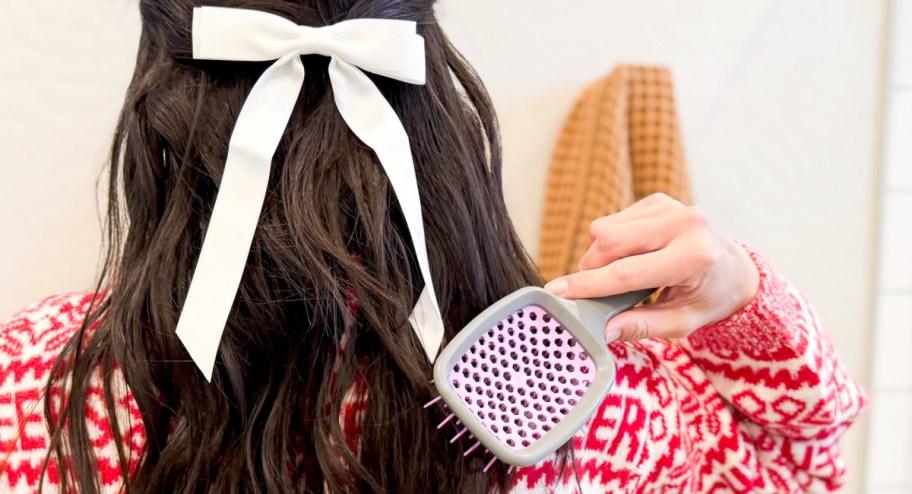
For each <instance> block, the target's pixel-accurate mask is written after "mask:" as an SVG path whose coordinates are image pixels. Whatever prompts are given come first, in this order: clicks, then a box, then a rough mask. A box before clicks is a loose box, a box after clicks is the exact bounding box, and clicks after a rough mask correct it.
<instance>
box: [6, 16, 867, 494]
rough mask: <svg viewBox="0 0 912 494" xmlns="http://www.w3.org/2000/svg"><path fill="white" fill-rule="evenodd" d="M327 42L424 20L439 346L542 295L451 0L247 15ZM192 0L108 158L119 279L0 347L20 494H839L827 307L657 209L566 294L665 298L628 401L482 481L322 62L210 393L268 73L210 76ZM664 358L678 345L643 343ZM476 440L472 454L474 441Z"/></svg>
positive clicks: (402, 235)
mask: <svg viewBox="0 0 912 494" xmlns="http://www.w3.org/2000/svg"><path fill="white" fill-rule="evenodd" d="M217 3H218V4H219V5H225V6H233V7H244V8H248V9H255V10H261V11H267V12H271V13H274V14H277V15H280V16H282V17H284V18H286V19H289V20H291V21H293V22H294V23H296V24H300V25H306V26H323V25H329V24H334V23H338V22H340V21H343V20H347V19H358V18H394V19H406V20H413V21H417V23H418V31H419V33H420V34H421V35H422V36H423V37H424V40H425V44H426V60H427V82H426V84H425V85H424V86H423V87H420V86H414V85H410V84H403V83H400V82H397V81H392V80H390V79H385V78H383V77H379V76H372V77H371V79H372V80H373V81H374V82H375V83H376V84H377V86H378V87H379V88H380V90H381V91H382V92H383V95H384V96H385V97H386V99H387V100H388V101H389V102H390V104H391V105H392V107H393V108H394V109H395V110H396V113H397V114H398V116H399V118H400V119H401V121H402V123H403V126H404V127H405V130H406V132H407V134H408V136H409V138H410V142H411V151H412V153H413V156H414V161H415V170H416V174H417V181H418V188H419V190H420V191H421V198H422V201H423V210H424V224H425V230H426V238H427V245H428V252H429V254H430V266H431V268H432V273H433V279H434V282H435V285H436V288H437V299H438V301H439V304H440V309H441V312H442V315H443V319H444V322H445V327H446V333H445V337H444V339H445V340H448V339H449V338H452V336H453V335H454V334H455V332H456V331H458V329H459V328H461V327H462V326H463V325H464V324H465V323H466V322H468V321H469V320H470V319H471V318H472V317H473V316H475V315H476V314H477V313H478V312H480V311H481V310H483V309H484V308H485V307H487V306H488V305H490V304H491V303H493V302H494V301H496V300H497V299H498V298H500V297H502V296H504V295H506V294H508V293H510V292H511V291H513V290H516V289H518V288H520V287H523V286H528V285H534V284H538V283H540V280H539V278H538V275H537V274H536V270H535V267H534V266H533V265H532V263H531V262H530V261H529V259H528V257H527V256H526V253H525V252H524V250H523V249H522V246H521V245H520V243H519V241H518V239H517V237H516V235H515V233H514V231H513V229H512V226H511V224H510V221H509V217H508V215H507V212H506V208H505V206H504V202H503V198H502V195H501V188H502V185H503V184H502V182H501V175H500V166H501V154H500V145H499V137H498V133H497V127H496V121H495V117H494V114H493V110H492V107H491V104H490V101H489V99H488V97H487V94H486V92H485V90H484V88H483V86H482V84H481V82H480V81H479V80H478V78H477V76H476V74H475V73H474V72H473V71H472V69H471V68H470V67H469V66H468V64H467V63H466V62H465V61H464V60H463V59H462V58H461V56H460V55H459V54H458V52H456V50H455V49H454V48H453V47H452V46H451V45H450V44H449V42H448V41H447V39H446V37H445V35H444V34H443V32H442V31H441V30H440V27H439V26H438V24H437V22H436V19H435V17H434V12H433V1H432V0H360V1H356V0H298V1H291V0H233V1H220V2H217ZM196 5H197V2H194V1H191V0H141V2H140V9H141V13H142V20H143V32H142V38H141V41H140V48H139V54H138V57H137V65H136V71H135V74H134V78H133V81H132V82H131V85H130V88H129V90H128V94H127V99H126V102H125V104H124V108H123V112H122V114H121V117H120V120H119V124H118V127H117V130H116V133H115V136H114V143H113V146H112V153H111V172H110V184H111V187H110V190H109V195H110V200H109V207H108V222H107V226H108V236H107V240H108V245H107V263H106V264H105V269H104V272H103V274H102V276H101V277H100V279H99V285H98V287H99V288H98V290H96V291H95V292H93V293H75V294H68V295H60V296H55V297H50V298H47V299H45V300H43V301H41V302H38V303H36V304H33V305H32V306H29V307H27V308H26V309H24V310H23V311H22V312H20V313H19V314H17V315H16V316H14V317H13V318H12V319H11V320H10V321H8V322H7V323H6V324H4V325H3V326H2V327H0V335H2V341H3V344H2V345H0V417H2V419H0V440H2V445H3V446H2V448H0V455H2V456H0V491H4V492H6V491H11V492H17V491H21V492H31V491H35V490H38V489H43V490H44V491H46V492H53V491H68V492H73V491H78V492H84V493H92V492H118V491H120V490H122V489H126V491H128V492H156V493H157V492H219V493H220V492H389V493H413V492H414V493H419V492H420V493H424V492H454V493H463V492H492V491H499V492H504V491H510V492H551V491H558V492H586V493H589V492H605V491H627V492H642V491H657V492H706V491H719V492H729V491H737V492H759V491H767V492H797V491H801V490H823V489H833V488H836V487H838V486H839V484H840V482H841V479H842V477H843V474H844V467H843V464H842V460H841V459H840V457H839V452H838V446H837V439H838V437H839V436H840V435H841V433H842V432H843V431H844V430H845V429H846V428H847V427H848V426H849V424H850V423H851V421H852V420H853V418H854V417H855V416H856V415H857V413H858V412H859V410H860V409H861V407H862V406H863V404H864V398H863V395H862V394H861V392H860V390H859V389H858V387H857V386H856V385H855V384H854V383H853V382H852V381H851V380H850V379H849V378H848V377H847V375H846V373H845V371H844V369H843V368H842V366H841V364H839V362H838V360H837V358H836V356H835V353H834V351H833V348H832V345H831V344H830V343H829V341H828V340H827V338H826V336H825V334H824V332H823V330H822V329H821V328H820V326H819V323H818V321H817V319H816V317H815V316H814V314H813V312H812V311H811V309H810V308H809V306H808V304H807V302H806V301H805V300H804V299H803V298H802V297H801V296H800V295H799V294H798V293H797V292H796V291H794V289H793V288H791V287H790V286H789V285H788V284H787V283H786V282H785V281H783V280H782V279H781V278H779V277H778V276H776V274H775V273H774V272H773V271H771V270H770V269H769V267H768V266H767V265H766V264H765V263H764V262H763V260H762V259H761V258H760V257H759V256H757V255H756V254H755V253H752V252H750V251H748V250H746V249H745V248H743V247H741V246H739V245H736V244H734V243H732V242H731V241H729V240H727V239H725V238H723V237H721V236H720V235H718V234H716V233H715V231H714V230H713V229H712V227H711V225H710V224H709V223H708V222H707V220H706V219H705V217H703V216H702V215H701V214H700V213H699V211H698V210H695V209H692V208H684V207H683V206H681V205H680V204H678V203H676V202H675V201H673V200H671V199H669V198H666V197H662V196H654V197H650V198H648V199H646V200H644V201H642V202H640V203H638V204H637V205H635V206H633V207H631V208H629V209H628V210H625V211H623V212H621V213H619V214H618V215H614V216H611V217H607V218H603V219H601V220H599V221H597V222H596V223H595V224H593V228H592V232H593V239H594V243H593V247H592V249H591V250H590V253H589V254H587V256H586V258H585V259H584V260H583V263H582V264H583V265H582V266H581V268H583V271H581V272H580V273H578V274H576V275H572V276H570V277H567V278H565V279H562V280H558V281H556V282H553V283H552V284H550V285H549V289H551V290H552V291H554V292H555V293H559V294H561V295H563V296H566V297H578V296H597V295H606V294H610V293H617V292H621V291H627V290H631V289H636V288H643V287H652V286H666V287H668V288H667V289H666V290H665V291H664V292H663V295H662V297H661V298H660V300H659V301H658V303H657V304H655V305H651V306H649V307H643V308H638V309H635V310H633V311H630V312H629V313H627V314H624V315H623V316H622V317H618V318H616V319H615V320H613V321H612V322H611V323H610V325H609V327H608V328H606V331H607V337H608V339H609V340H617V341H614V342H613V343H611V345H610V348H611V351H612V353H613V354H614V356H615V359H616V361H617V365H618V369H619V371H618V377H617V383H616V385H615V387H614V388H613V389H612V391H611V392H610V393H609V395H608V398H607V399H606V400H605V402H604V403H603V404H602V405H601V407H600V409H599V411H598V412H597V413H596V415H595V416H594V417H593V419H592V420H591V421H590V423H589V424H588V425H587V426H586V427H585V428H584V429H583V430H581V431H580V432H579V434H578V435H577V436H576V437H575V438H574V440H573V441H571V443H570V444H569V445H568V446H566V447H565V448H563V449H562V450H561V451H559V452H558V454H556V455H555V456H554V457H552V458H550V459H549V460H546V461H545V462H543V463H540V464H538V465H536V466H533V467H529V468H523V469H519V470H515V471H511V470H508V468H507V466H506V465H502V464H495V466H494V467H493V468H492V469H491V470H488V471H487V472H483V471H482V470H483V468H484V466H485V464H486V463H487V461H488V459H487V458H485V457H483V456H481V455H477V454H476V455H469V456H467V457H466V456H464V453H466V451H467V450H468V449H469V447H470V446H471V444H469V443H466V442H460V441H457V442H455V443H453V444H449V437H450V435H449V434H446V433H447V432H450V431H447V430H443V431H438V430H436V428H435V426H436V424H437V423H438V422H439V421H440V420H441V418H442V414H443V411H442V410H433V409H431V410H424V409H422V406H421V405H422V404H423V403H425V402H427V401H429V400H430V399H431V398H433V396H434V390H433V387H432V385H431V384H429V382H428V380H429V377H430V375H431V369H430V364H429V363H428V362H427V359H426V358H425V356H424V351H423V350H422V348H421V346H420V345H419V342H418V340H417V338H415V337H414V335H413V334H412V331H411V328H410V327H409V323H408V316H409V314H410V313H411V311H412V308H413V306H414V305H415V302H416V300H417V299H418V297H419V293H420V292H421V290H420V288H421V285H422V283H421V280H420V278H421V275H420V273H419V267H418V265H417V261H416V252H415V250H414V249H413V248H412V243H411V242H410V240H411V235H410V234H409V232H408V229H407V224H406V221H405V218H404V215H403V212H402V210H401V209H400V207H399V203H398V202H397V200H396V196H395V195H394V194H393V193H392V190H391V187H390V185H389V182H388V180H387V178H386V175H385V174H384V172H383V169H382V168H381V167H380V166H378V163H377V157H376V155H375V154H373V152H372V151H371V150H370V149H368V148H365V147H364V146H363V145H362V144H361V143H360V142H359V140H358V139H357V138H356V137H355V136H354V135H353V134H352V132H351V131H350V130H349V128H348V127H347V125H346V123H345V122H344V121H343V119H342V118H341V117H340V115H339V113H338V111H337V108H336V104H335V102H334V100H333V94H332V93H333V90H332V88H331V87H330V82H329V80H328V77H327V75H326V74H327V60H328V59H327V58H326V57H324V56H320V55H304V56H302V57H301V59H302V60H303V63H304V67H305V71H306V73H307V78H306V79H305V82H304V87H303V89H302V91H301V94H300V97H299V99H298V101H297V106H296V107H295V109H294V111H293V113H292V115H291V120H290V123H289V125H288V127H287V130H286V131H285V134H284V136H283V138H282V141H281V143H280V144H279V147H278V150H277V151H276V154H275V156H274V158H273V169H272V172H271V174H270V179H269V180H270V182H269V184H268V189H267V190H268V193H267V194H266V199H265V204H264V207H263V212H262V214H261V215H260V219H259V223H258V226H257V230H256V234H255V235H254V238H253V244H252V247H251V249H250V254H249V258H248V260H247V264H246V267H245V269H244V272H243V277H242V280H241V283H240V288H239V290H238V292H237V296H236V299H235V302H234V305H233V306H232V310H231V314H230V317H229V319H228V323H227V327H226V328H225V332H224V336H223V339H222V341H221V346H220V347H219V353H218V360H217V363H216V367H215V370H214V373H213V376H212V382H211V384H210V383H208V382H207V380H206V378H205V376H204V375H203V374H201V373H200V372H199V370H198V369H197V368H196V366H195V365H194V363H193V362H192V361H191V360H190V358H189V356H188V354H187V351H186V350H185V348H184V347H183V346H182V344H181V342H180V341H179V340H178V337H177V336H176V335H175V327H176V326H177V321H178V318H179V315H180V310H181V306H182V303H183V301H184V300H185V299H186V298H187V292H188V286H189V285H190V280H191V278H192V275H193V270H194V266H195V263H196V260H197V258H198V257H199V252H200V248H201V245H202V243H203V239H204V236H205V232H206V228H207V222H208V221H209V218H210V216H211V214H212V209H213V203H214V199H215V197H216V194H217V192H218V190H219V180H220V178H221V176H222V171H223V169H224V166H225V157H226V154H227V152H228V143H229V137H230V136H231V132H232V128H233V125H234V123H235V122H236V121H237V118H238V113H239V111H240V109H241V107H242V105H243V103H244V101H245V98H246V97H247V95H248V94H249V93H250V91H251V88H252V87H253V85H254V82H255V81H256V80H257V78H258V77H259V76H260V74H261V73H263V70H264V68H265V65H264V64H259V63H253V64H238V63H229V62H213V61H205V62H203V61H198V60H195V59H193V57H192V50H191V45H192V15H193V14H192V9H193V7H194V6H196ZM655 336H670V337H676V338H681V339H680V340H676V341H675V342H671V341H669V340H664V339H655V338H648V339H641V338H645V337H655ZM454 432H455V431H454Z"/></svg>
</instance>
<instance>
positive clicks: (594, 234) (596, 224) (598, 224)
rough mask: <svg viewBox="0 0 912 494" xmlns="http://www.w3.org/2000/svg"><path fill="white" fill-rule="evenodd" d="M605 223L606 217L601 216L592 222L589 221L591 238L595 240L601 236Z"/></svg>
mask: <svg viewBox="0 0 912 494" xmlns="http://www.w3.org/2000/svg"><path fill="white" fill-rule="evenodd" d="M604 223H605V222H604V218H599V219H597V220H595V221H593V222H592V223H589V238H591V239H593V240H595V239H598V238H599V236H601V233H602V229H603V225H604Z"/></svg>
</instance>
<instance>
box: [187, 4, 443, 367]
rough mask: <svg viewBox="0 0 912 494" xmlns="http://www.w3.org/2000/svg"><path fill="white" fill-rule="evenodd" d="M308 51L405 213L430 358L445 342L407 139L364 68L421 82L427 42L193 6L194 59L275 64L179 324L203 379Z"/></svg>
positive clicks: (245, 120) (358, 25)
mask: <svg viewBox="0 0 912 494" xmlns="http://www.w3.org/2000/svg"><path fill="white" fill-rule="evenodd" d="M307 54H319V55H324V56H328V57H331V60H330V63H329V78H330V82H331V84H332V90H333V96H334V97H335V102H336V106H337V107H338V108H339V113H341V115H342V118H343V119H344V120H345V122H346V123H347V124H348V126H349V128H351V130H352V132H354V133H355V135H356V136H357V137H358V138H359V139H360V140H361V141H363V142H364V143H365V144H366V145H368V146H369V147H370V148H371V149H373V150H374V152H375V153H376V154H377V157H378V158H379V161H380V164H381V165H382V166H383V169H384V171H385V172H386V175H387V176H388V177H389V180H390V183H391V184H392V186H393V190H394V191H395V192H396V197H397V199H398V200H399V204H400V205H401V207H402V211H403V213H404V215H405V219H406V223H407V225H408V228H409V232H410V235H411V237H412V242H413V244H414V247H415V252H416V254H417V258H418V265H419V267H420V270H421V275H422V276H423V277H424V283H425V288H424V290H423V291H422V292H421V296H420V298H419V299H418V303H417V304H416V306H415V308H414V310H413V312H412V314H411V318H410V322H411V325H412V328H413V329H414V331H415V333H416V334H417V335H418V338H419V340H420V341H421V344H422V346H423V347H424V350H425V352H426V353H427V356H428V359H429V360H431V361H433V360H434V358H435V357H436V355H437V350H438V348H439V347H440V342H441V340H442V338H443V321H442V319H441V316H440V309H439V307H438V305H437V296H436V294H435V292H434V284H433V281H432V280H431V273H430V266H429V262H428V256H427V247H426V245H425V237H424V223H423V221H422V217H421V202H420V200H419V196H418V184H417V181H416V179H415V168H414V163H413V161H412V154H411V150H410V148H409V140H408V136H407V135H406V133H405V129H404V128H403V127H402V122H401V121H400V120H399V118H398V117H397V116H396V113H395V111H394V110H393V109H392V108H391V107H390V106H389V103H388V102H387V101H386V99H385V98H384V97H383V95H382V94H381V93H380V91H379V90H378V89H377V87H376V86H375V85H374V83H373V82H371V80H370V78H368V77H367V75H366V74H364V72H362V70H366V71H368V72H373V73H375V74H378V75H382V76H385V77H390V78H393V79H397V80H400V81H403V82H406V83H410V84H424V77H425V62H424V38H422V37H421V36H420V35H418V34H417V32H416V24H415V22H413V21H403V20H393V19H353V20H348V21H342V22H339V23H337V24H333V25H330V26H324V27H310V26H299V25H297V24H295V23H293V22H291V21H290V20H288V19H285V18H283V17H280V16H277V15H274V14H270V13H266V12H261V11H256V10H249V9H235V8H226V7H196V8H194V9H193V58H196V59H201V60H228V61H269V60H275V63H273V64H272V65H271V66H270V67H269V68H267V69H266V70H265V71H264V72H263V74H262V75H261V76H260V78H259V80H257V82H256V84H255V85H254V86H253V89H252V90H251V91H250V94H249V95H248V96H247V100H246V101H245V102H244V106H243V108H242V109H241V113H240V116H239V117H238V120H237V123H236V124H235V127H234V131H233V133H232V135H231V141H230V143H229V147H228V158H227V160H226V162H225V171H224V174H223V176H222V181H221V184H220V185H219V190H218V196H217V198H216V201H215V206H214V209H213V211H212V219H211V220H210V222H209V227H208V229H207V231H206V238H205V240H204V241H203V247H202V251H201V252H200V257H199V261H198V262H197V265H196V270H195V271H194V273H193V279H192V281H191V282H190V288H189V291H188V293H187V299H186V301H185V302H184V307H183V310H182V312H181V315H180V319H179V320H178V323H177V336H178V337H179V338H180V340H181V342H183V344H184V346H185V347H186V348H187V351H188V352H189V353H190V356H191V357H192V358H193V361H194V362H195V363H196V365H197V366H198V367H199V368H200V370H201V371H202V372H203V374H205V376H206V379H208V380H211V379H212V370H213V367H214V365H215V356H216V353H217V351H218V347H219V342H220V341H221V338H222V333H223V332H224V329H225V323H226V321H227V320H228V313H229V311H230V310H231V306H232V304H233V302H234V298H235V296H236V295H237V289H238V285H239V284H240V281H241V274H242V273H243V271H244V265H245V264H246V262H247V256H248V254H249V251H250V245H251V242H252V240H253V234H254V231H255V230H256V225H257V222H258V220H259V216H260V211H261V209H262V207H263V199H264V196H265V194H266V186H267V182H268V179H269V171H270V165H271V163H272V157H273V154H275V150H276V147H277V146H278V145H279V140H280V139H281V138H282V134H283V133H284V131H285V127H286V126H287V125H288V120H289V118H290V117H291V112H292V109H293V108H294V106H295V102H296V101H297V99H298V93H299V92H300V91H301V87H302V85H303V83H304V64H303V63H302V62H301V55H307Z"/></svg>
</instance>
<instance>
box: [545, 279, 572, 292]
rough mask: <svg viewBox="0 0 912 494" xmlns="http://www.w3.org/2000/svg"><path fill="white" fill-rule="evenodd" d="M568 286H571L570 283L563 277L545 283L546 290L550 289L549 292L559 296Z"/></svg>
mask: <svg viewBox="0 0 912 494" xmlns="http://www.w3.org/2000/svg"><path fill="white" fill-rule="evenodd" d="M568 288H570V284H569V283H567V280H565V279H563V278H558V279H556V280H552V281H551V282H550V283H548V284H547V285H545V290H548V291H549V292H551V293H553V294H554V295H557V296H560V295H561V294H563V293H564V292H566V291H567V289H568Z"/></svg>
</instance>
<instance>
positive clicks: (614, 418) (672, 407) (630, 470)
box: [0, 256, 866, 494]
mask: <svg viewBox="0 0 912 494" xmlns="http://www.w3.org/2000/svg"><path fill="white" fill-rule="evenodd" d="M754 260H755V262H756V263H757V265H758V267H759V268H760V273H761V285H760V288H759V291H758V293H757V296H756V297H755V299H754V300H753V301H752V302H751V303H750V304H749V305H748V306H747V307H745V308H743V309H742V310H741V311H739V312H738V313H736V314H734V315H732V316H730V317H728V318H727V319H725V320H722V321H719V322H717V323H713V324H711V325H708V326H705V327H703V328H700V329H698V330H697V331H696V332H694V333H693V334H691V335H690V336H689V337H687V338H685V339H683V340H680V341H678V342H675V343H669V342H667V341H664V340H643V341H638V342H616V343H612V344H611V345H610V349H611V352H612V353H613V355H614V357H615V359H616V361H617V366H618V374H617V381H616V384H615V386H614V387H613V388H612V390H611V391H610V392H609V394H608V396H607V398H606V399H605V401H604V403H602V405H601V407H600V409H599V410H598V411H597V412H596V414H595V415H594V416H593V418H592V419H591V420H590V421H589V423H588V424H587V425H586V427H584V428H583V429H582V430H580V431H579V433H578V434H577V435H576V436H575V438H574V439H573V446H574V462H575V463H574V465H573V467H575V468H570V469H568V471H567V472H566V473H565V475H564V476H563V477H562V478H558V471H557V469H556V468H555V465H554V464H553V463H552V461H550V460H545V461H543V462H541V463H539V464H538V465H535V466H532V467H527V468H523V469H520V470H519V471H518V474H517V477H516V481H515V484H514V485H513V489H512V491H513V492H515V493H517V494H526V493H545V492H560V493H570V492H580V491H581V492H582V493H601V492H663V493H664V492H720V493H721V492H770V493H790V492H822V491H830V490H835V489H837V488H838V487H839V486H840V485H841V484H842V483H843V480H844V475H845V464H844V462H843V460H842V458H841V456H840V453H839V444H838V440H839V437H840V436H841V435H842V433H843V432H844V431H845V430H846V429H847V428H848V427H849V425H850V424H851V422H852V420H853V419H854V418H855V417H856V416H857V415H858V413H859V412H860V411H861V409H862V408H863V407H864V405H865V402H866V398H865V396H864V394H863V392H862V391H861V390H860V389H859V387H858V386H857V385H856V384H855V383H854V382H853V381H852V380H851V379H850V378H849V376H848V375H847V374H846V371H845V369H844V367H843V366H842V364H841V363H840V362H839V360H838V358H837V355H836V353H835V351H834V349H833V345H832V344H831V342H830V341H829V339H828V338H827V336H826V334H825V333H824V331H823V329H822V327H821V325H820V322H819V320H818V318H817V316H816V314H815V313H814V311H813V310H812V309H811V307H810V306H809V304H808V303H807V301H806V300H805V299H804V298H803V297H802V296H801V295H800V294H799V293H798V292H797V291H796V290H795V289H794V288H793V287H792V286H791V285H789V284H788V283H787V282H786V281H785V280H783V279H782V278H780V277H779V276H777V275H776V274H775V273H774V272H773V271H771V270H770V268H769V267H768V266H767V265H766V264H765V263H764V261H763V260H762V259H760V258H759V257H757V256H754ZM90 300H91V294H90V293H73V294H69V295H59V296H53V297H49V298H47V299H44V300H42V301H40V302H37V303H35V304H32V305H31V306H29V307H27V308H25V309H24V310H23V311H21V312H20V313H18V314H17V315H15V316H13V318H12V319H11V320H9V321H8V322H6V323H5V324H3V325H0V492H4V493H5V492H34V491H36V490H37V486H38V482H39V475H40V472H41V466H42V462H43V460H44V458H45V455H46V453H47V448H48V433H47V429H46V427H45V425H44V420H45V419H44V415H43V413H44V411H43V403H41V400H42V389H43V386H44V383H45V382H46V379H47V377H48V373H49V371H50V367H51V365H52V363H53V361H54V358H55V357H56V356H57V355H58V352H60V350H61V347H62V345H63V344H64V343H65V342H66V341H67V340H68V339H69V338H70V337H71V336H72V335H73V333H74V332H75V331H76V330H77V329H78V327H79V325H80V323H81V321H82V317H83V315H84V314H85V311H86V310H87V306H88V303H89V301H90ZM117 393H119V395H120V396H119V397H118V400H117V403H118V404H119V407H120V409H119V413H120V412H122V413H123V417H124V418H127V417H130V418H132V420H131V421H130V422H131V423H132V424H133V425H132V428H130V429H128V430H127V431H125V434H124V442H125V443H126V444H125V446H126V449H127V451H128V453H130V452H132V453H133V454H132V457H133V458H135V457H136V456H137V454H138V453H139V452H140V451H141V449H142V445H143V440H144V433H143V429H142V423H141V421H140V420H139V413H138V410H137V409H136V406H135V403H134V402H133V400H132V397H131V396H130V393H129V391H128V390H127V389H126V388H123V389H119V390H117ZM86 406H87V407H88V411H89V413H87V417H88V420H90V421H91V422H92V423H91V424H90V427H89V431H90V434H91V435H92V437H93V440H94V447H95V456H96V457H97V458H98V463H99V479H100V481H101V483H102V485H103V486H104V491H105V492H119V491H120V490H122V489H121V484H122V478H121V474H120V469H119V467H118V463H117V462H118V460H117V454H116V452H115V449H114V444H113V439H112V435H111V429H110V427H109V425H108V421H107V418H106V414H105V409H104V406H103V401H102V391H101V387H100V375H99V376H97V381H96V383H95V386H94V387H93V392H92V393H91V398H90V400H89V402H88V403H87V404H86ZM353 412H354V411H353ZM351 415H353V416H356V415H357V413H352V414H351ZM346 422H347V420H346ZM121 423H125V421H121ZM57 480H58V471H57V469H56V468H55V467H52V468H51V469H50V470H49V472H48V475H47V479H46V481H45V492H55V491H56V490H57V489H56V488H55V487H56V486H57Z"/></svg>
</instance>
